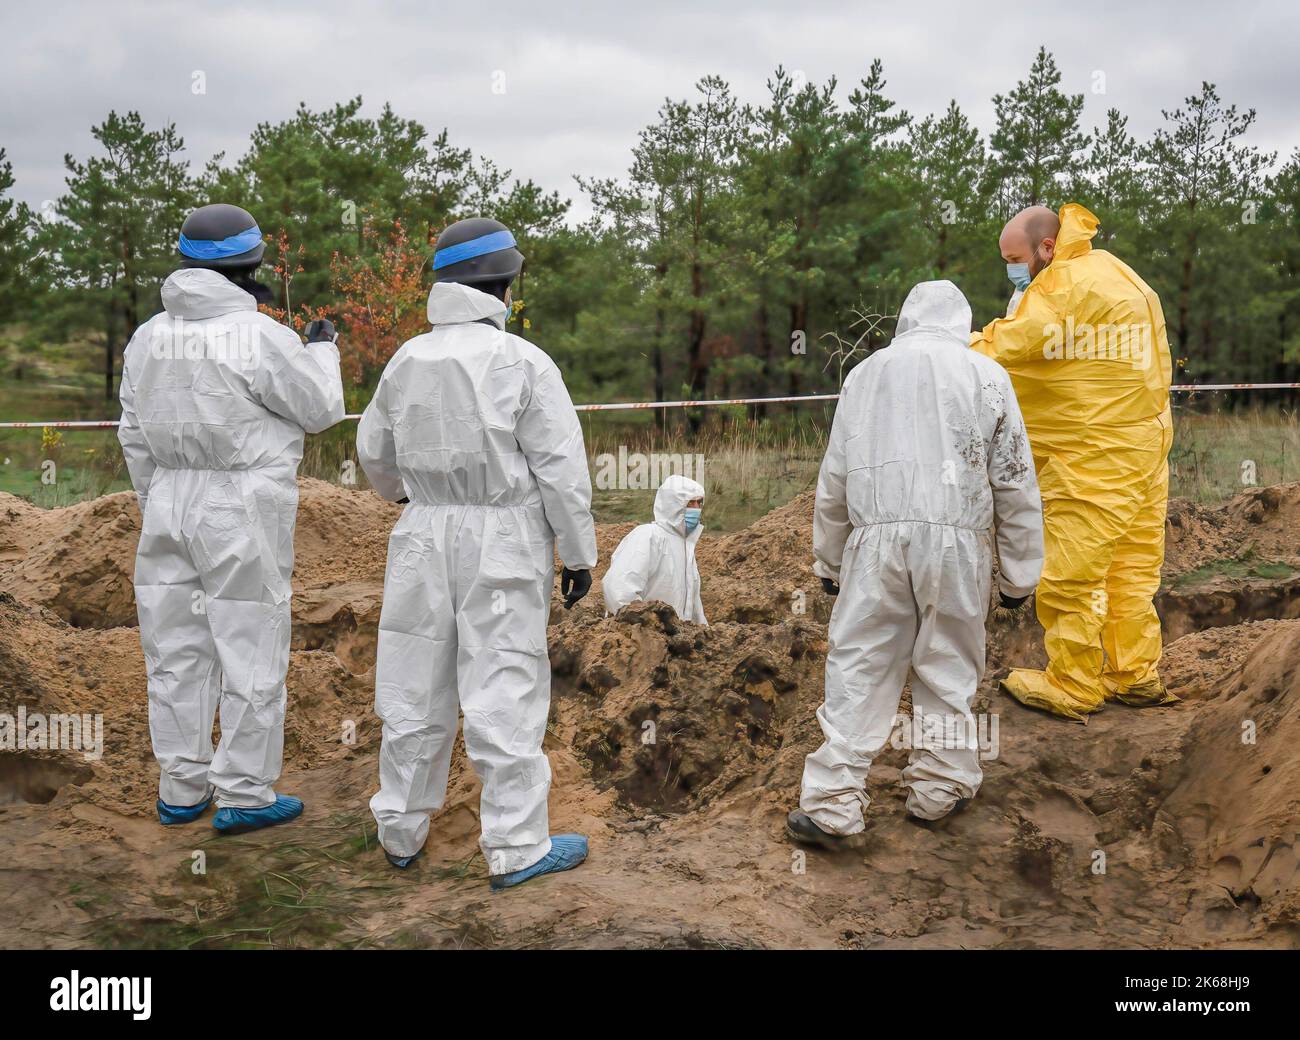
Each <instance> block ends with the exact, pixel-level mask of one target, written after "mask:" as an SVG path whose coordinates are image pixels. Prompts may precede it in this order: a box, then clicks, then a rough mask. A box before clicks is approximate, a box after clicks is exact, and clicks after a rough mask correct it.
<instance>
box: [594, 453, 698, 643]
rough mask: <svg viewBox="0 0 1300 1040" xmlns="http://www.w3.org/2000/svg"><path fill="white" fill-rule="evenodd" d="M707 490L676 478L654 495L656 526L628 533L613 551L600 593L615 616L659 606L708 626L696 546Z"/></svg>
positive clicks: (647, 525) (666, 483)
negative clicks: (642, 605)
mask: <svg viewBox="0 0 1300 1040" xmlns="http://www.w3.org/2000/svg"><path fill="white" fill-rule="evenodd" d="M703 507H704V487H703V486H702V485H701V484H698V483H696V482H695V481H694V480H690V479H688V478H686V477H683V476H679V475H678V474H676V473H674V474H673V475H672V476H670V477H669V478H668V479H667V480H665V481H664V482H663V484H662V485H661V486H660V488H659V490H658V492H656V493H655V520H654V523H652V524H642V525H641V526H640V527H637V528H635V529H634V530H632V531H631V532H629V533H628V535H627V537H626V538H624V539H623V540H622V541H621V542H619V545H618V548H617V549H615V550H614V557H613V559H612V560H611V561H610V564H609V571H608V573H606V575H605V578H604V581H602V582H601V589H602V590H603V591H604V593H605V609H606V610H607V611H609V613H611V614H617V613H618V612H619V610H621V609H622V608H623V607H626V606H627V605H628V604H629V603H639V602H645V601H647V600H652V599H653V600H660V601H661V602H663V603H667V604H668V605H669V606H670V607H672V608H673V610H675V611H677V616H678V617H679V618H681V619H682V620H683V621H694V622H695V623H696V624H700V625H707V624H708V621H707V620H705V617H704V607H703V605H702V604H701V603H700V571H699V568H698V567H697V566H696V565H695V543H696V542H698V541H699V540H700V532H702V531H703V530H704V527H703V525H702V524H701V523H700V516H701V511H702V509H703Z"/></svg>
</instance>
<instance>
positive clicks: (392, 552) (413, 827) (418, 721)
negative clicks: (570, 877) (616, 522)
mask: <svg viewBox="0 0 1300 1040" xmlns="http://www.w3.org/2000/svg"><path fill="white" fill-rule="evenodd" d="M514 246H515V242H514V238H513V236H512V235H511V234H510V232H509V230H507V229H506V228H505V226H504V225H502V224H500V223H498V222H497V221H495V220H489V219H487V218H483V217H475V218H471V219H469V220H462V221H458V222H457V223H455V224H453V225H451V226H450V227H449V228H447V229H446V230H445V231H444V232H443V233H442V235H441V236H439V239H438V243H437V247H436V251H435V253H434V261H433V263H434V272H435V277H436V281H435V283H434V285H433V288H432V290H431V291H430V293H429V311H428V314H429V323H430V325H431V326H432V329H431V330H430V331H429V332H426V333H424V334H423V335H420V336H416V337H415V338H414V339H410V340H408V341H407V342H406V343H404V344H403V345H402V346H401V348H400V349H399V350H398V351H397V353H396V354H395V355H394V356H393V358H392V360H391V361H389V363H388V366H387V367H386V368H385V369H384V374H383V377H382V378H381V379H380V381H379V386H378V388H377V389H376V391H375V395H374V398H373V399H372V400H371V402H370V404H369V406H368V407H367V408H366V411H365V414H364V415H363V416H362V418H361V425H360V428H359V430H358V432H357V451H358V454H359V457H360V460H361V465H362V467H363V468H364V470H365V472H366V475H367V476H368V477H369V479H370V483H371V485H372V486H373V487H374V489H375V490H376V491H377V492H378V493H379V494H380V495H382V496H383V497H385V498H387V499H390V500H393V501H403V500H408V499H409V504H408V505H407V506H406V509H405V510H404V511H403V513H402V516H401V518H400V519H399V520H398V522H397V524H396V526H395V527H394V528H393V532H392V536H391V538H390V539H389V543H388V570H387V574H386V576H385V579H384V605H383V611H382V613H381V616H380V621H379V649H378V662H377V667H376V677H375V711H376V713H377V714H378V715H379V717H380V719H382V720H383V742H382V746H381V749H380V753H379V781H380V789H379V792H378V793H377V794H376V795H375V796H374V797H373V798H372V799H371V800H370V808H371V811H372V812H373V813H374V816H375V820H376V821H377V822H378V824H379V841H380V844H381V845H382V846H383V848H384V851H385V853H386V855H387V857H388V859H389V862H391V863H392V864H393V865H394V866H396V867H403V868H404V867H406V866H408V865H409V864H410V863H411V862H412V861H413V860H414V859H415V858H416V856H417V855H418V854H419V853H420V851H421V849H422V848H423V846H424V843H425V840H426V838H427V836H428V832H429V814H430V812H433V811H436V810H437V809H439V808H441V806H442V804H443V801H444V799H445V797H446V790H447V775H448V769H449V767H450V763H451V751H452V743H453V741H454V740H455V737H456V723H457V709H458V708H459V709H460V711H461V712H463V714H464V719H465V727H464V732H465V752H466V755H467V756H468V758H469V760H470V763H471V764H472V766H473V767H474V770H475V772H476V773H477V774H478V776H479V779H480V780H482V782H483V793H482V799H481V803H480V824H481V827H482V836H481V846H482V849H483V856H484V859H485V860H486V861H487V866H488V872H489V874H490V880H491V884H492V886H493V887H494V888H506V887H510V886H512V885H516V884H519V883H521V882H523V881H527V880H528V879H529V878H532V877H536V876H538V875H540V874H546V873H553V872H556V871H560V870H567V869H569V868H571V867H574V866H577V865H578V864H579V863H581V862H582V861H583V859H585V857H586V854H587V840H586V838H585V837H583V836H581V835H576V834H566V835H554V836H552V835H550V831H549V824H548V816H547V805H546V799H547V793H548V791H549V790H550V783H551V770H550V766H549V763H548V762H547V759H546V755H545V754H544V753H543V751H542V739H543V737H544V735H545V732H546V719H547V714H548V712H549V707H550V678H551V676H550V660H549V658H548V656H547V644H546V626H547V621H548V618H549V615H550V601H551V588H552V585H553V584H554V580H555V572H554V563H553V559H554V556H553V553H554V551H555V550H556V549H558V552H559V556H560V560H561V561H562V563H563V567H564V571H563V580H562V582H561V591H562V592H563V593H564V595H565V607H566V608H567V607H572V605H573V604H574V603H575V602H577V600H579V599H580V598H582V596H584V595H585V594H586V593H587V591H588V590H589V589H590V588H591V568H592V567H594V566H595V564H596V531H595V525H594V522H593V521H592V516H591V478H590V476H589V474H588V471H587V456H586V449H585V447H584V445H583V437H582V427H581V426H580V425H579V422H578V416H577V413H576V412H575V411H574V408H573V404H572V402H571V400H570V398H569V393H568V390H567V389H566V388H565V385H564V380H563V378H562V377H561V376H560V371H559V369H558V368H557V367H556V366H555V363H554V362H553V361H552V360H551V359H550V358H549V357H548V356H547V355H546V354H545V353H544V352H543V351H541V350H540V349H539V348H537V347H536V346H534V345H533V344H531V343H529V342H528V341H526V340H524V339H521V338H519V337H518V336H513V335H510V334H509V333H507V332H505V331H504V323H505V321H506V319H507V316H508V314H509V308H510V285H511V283H512V282H513V280H514V278H515V277H516V276H517V275H518V273H519V271H520V269H521V267H522V264H523V257H522V256H521V255H520V254H519V253H518V251H517V250H516V249H515V248H514Z"/></svg>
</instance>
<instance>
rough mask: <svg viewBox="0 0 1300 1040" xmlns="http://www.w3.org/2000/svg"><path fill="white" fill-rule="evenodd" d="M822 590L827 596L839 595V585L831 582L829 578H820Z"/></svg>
mask: <svg viewBox="0 0 1300 1040" xmlns="http://www.w3.org/2000/svg"><path fill="white" fill-rule="evenodd" d="M822 589H823V590H824V591H825V593H826V595H828V596H838V595H839V594H840V583H839V582H837V581H831V579H830V578H822Z"/></svg>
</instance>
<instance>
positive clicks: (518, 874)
mask: <svg viewBox="0 0 1300 1040" xmlns="http://www.w3.org/2000/svg"><path fill="white" fill-rule="evenodd" d="M586 858H587V838H586V835H583V834H555V835H552V836H551V851H550V852H548V853H547V854H546V855H545V856H543V857H542V858H541V859H539V860H538V861H537V862H536V863H534V864H533V865H532V866H531V867H524V868H523V869H522V870H516V871H514V872H513V873H511V874H494V875H492V877H491V878H490V881H491V884H492V887H493V888H494V889H496V890H497V891H500V890H501V889H503V888H512V887H513V886H515V885H522V884H523V883H524V882H525V881H528V880H529V879H531V878H535V877H540V876H541V875H542V874H558V873H559V872H560V871H561V870H572V869H573V868H574V867H576V866H577V865H578V864H579V863H581V862H582V861H583V860H584V859H586Z"/></svg>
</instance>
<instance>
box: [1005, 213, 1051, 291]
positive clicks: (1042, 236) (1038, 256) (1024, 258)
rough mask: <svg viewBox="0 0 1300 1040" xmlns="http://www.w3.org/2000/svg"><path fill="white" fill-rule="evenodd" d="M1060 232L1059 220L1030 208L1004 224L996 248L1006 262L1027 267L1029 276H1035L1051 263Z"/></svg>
mask: <svg viewBox="0 0 1300 1040" xmlns="http://www.w3.org/2000/svg"><path fill="white" fill-rule="evenodd" d="M1060 230H1061V220H1060V218H1059V217H1057V215H1056V214H1055V213H1054V212H1053V211H1052V210H1050V209H1048V208H1047V207H1046V206H1030V207H1029V208H1028V209H1022V210H1021V211H1020V212H1019V213H1017V214H1016V215H1015V216H1014V217H1012V218H1011V219H1010V220H1008V221H1007V225H1006V227H1004V228H1003V229H1002V235H1001V237H999V238H998V249H999V250H1001V252H1002V257H1003V259H1004V260H1006V262H1007V263H1009V264H1028V265H1029V273H1030V274H1031V275H1035V276H1036V275H1037V274H1038V272H1039V271H1041V270H1042V269H1043V268H1044V267H1046V266H1047V265H1048V264H1050V263H1051V262H1052V257H1053V256H1054V255H1055V253H1056V236H1057V234H1059V233H1060Z"/></svg>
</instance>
